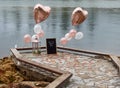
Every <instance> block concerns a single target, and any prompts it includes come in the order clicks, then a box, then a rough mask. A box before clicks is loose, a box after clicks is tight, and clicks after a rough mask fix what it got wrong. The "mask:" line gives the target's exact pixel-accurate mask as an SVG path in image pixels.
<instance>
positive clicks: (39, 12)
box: [34, 4, 51, 24]
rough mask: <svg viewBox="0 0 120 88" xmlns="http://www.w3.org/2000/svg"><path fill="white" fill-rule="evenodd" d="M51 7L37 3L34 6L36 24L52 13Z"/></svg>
mask: <svg viewBox="0 0 120 88" xmlns="http://www.w3.org/2000/svg"><path fill="white" fill-rule="evenodd" d="M50 11H51V8H50V7H48V6H43V5H41V4H37V5H35V6H34V19H35V22H36V24H37V23H40V22H42V21H44V20H46V19H47V18H48V16H49V14H50Z"/></svg>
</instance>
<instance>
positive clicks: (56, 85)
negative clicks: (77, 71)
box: [45, 73, 72, 88]
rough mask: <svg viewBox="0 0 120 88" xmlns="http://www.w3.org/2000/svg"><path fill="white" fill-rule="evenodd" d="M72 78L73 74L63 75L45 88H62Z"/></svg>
mask: <svg viewBox="0 0 120 88" xmlns="http://www.w3.org/2000/svg"><path fill="white" fill-rule="evenodd" d="M71 76H72V74H70V73H66V74H63V75H61V76H60V77H58V78H57V79H56V80H55V81H53V82H52V83H50V84H49V85H48V86H47V87H45V88H62V87H64V85H65V84H66V83H67V82H68V81H69V79H70V77H71Z"/></svg>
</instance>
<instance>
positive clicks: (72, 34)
mask: <svg viewBox="0 0 120 88" xmlns="http://www.w3.org/2000/svg"><path fill="white" fill-rule="evenodd" d="M76 33H77V31H76V30H75V29H72V30H70V32H69V34H70V37H75V35H76Z"/></svg>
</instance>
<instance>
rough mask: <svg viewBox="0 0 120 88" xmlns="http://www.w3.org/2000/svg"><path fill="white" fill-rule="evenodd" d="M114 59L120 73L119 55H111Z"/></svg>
mask: <svg viewBox="0 0 120 88" xmlns="http://www.w3.org/2000/svg"><path fill="white" fill-rule="evenodd" d="M110 57H111V59H112V61H113V62H114V63H115V65H116V66H117V67H118V72H119V75H120V59H119V58H118V57H117V56H114V55H110Z"/></svg>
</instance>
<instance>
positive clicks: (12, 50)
mask: <svg viewBox="0 0 120 88" xmlns="http://www.w3.org/2000/svg"><path fill="white" fill-rule="evenodd" d="M10 50H11V52H12V54H13V55H14V56H15V57H16V58H21V57H22V55H21V54H20V53H19V52H18V51H17V50H16V49H10Z"/></svg>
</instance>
